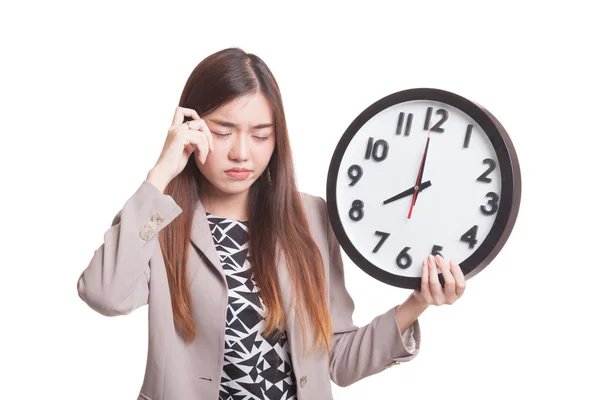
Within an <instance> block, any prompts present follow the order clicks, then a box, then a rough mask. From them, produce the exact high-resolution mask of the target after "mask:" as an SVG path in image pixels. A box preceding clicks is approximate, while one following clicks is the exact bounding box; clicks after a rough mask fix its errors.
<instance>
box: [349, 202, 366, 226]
mask: <svg viewBox="0 0 600 400" xmlns="http://www.w3.org/2000/svg"><path fill="white" fill-rule="evenodd" d="M364 206H365V203H363V202H362V200H354V201H353V202H352V208H350V211H348V216H350V219H351V220H352V221H360V220H361V219H362V217H363V216H364V215H365V212H364V211H363V207H364Z"/></svg>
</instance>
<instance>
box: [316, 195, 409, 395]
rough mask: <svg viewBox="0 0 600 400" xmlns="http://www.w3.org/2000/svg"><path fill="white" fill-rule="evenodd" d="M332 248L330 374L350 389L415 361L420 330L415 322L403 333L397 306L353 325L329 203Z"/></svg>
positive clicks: (330, 258)
mask: <svg viewBox="0 0 600 400" xmlns="http://www.w3.org/2000/svg"><path fill="white" fill-rule="evenodd" d="M321 200H322V202H323V207H324V209H325V210H324V212H325V217H326V219H327V241H328V246H329V283H330V287H329V296H330V312H331V318H332V324H333V333H334V340H333V346H332V348H331V363H330V365H329V372H330V376H331V380H332V381H333V382H335V384H337V385H338V386H349V385H351V384H353V383H355V382H357V381H359V380H361V379H363V378H365V377H367V376H370V375H373V374H376V373H378V372H381V371H382V370H384V369H385V368H388V367H391V366H394V365H397V364H400V363H402V362H406V361H409V360H412V359H413V358H414V357H415V356H416V355H417V354H418V352H419V350H420V347H421V330H420V327H419V321H418V320H416V321H415V322H414V323H413V324H412V325H411V326H410V327H409V328H408V329H407V330H406V331H405V332H404V333H402V332H400V329H399V327H398V322H397V320H396V307H397V305H396V306H394V307H392V308H390V309H389V310H387V311H386V312H384V313H383V314H380V315H378V316H377V317H375V318H374V319H373V320H372V321H371V322H370V323H368V324H367V325H365V326H362V327H358V326H356V325H355V324H354V322H353V319H352V314H353V313H354V301H353V299H352V297H350V294H349V293H348V290H347V289H346V286H345V279H344V266H343V262H342V253H341V249H340V244H339V243H338V241H337V239H336V236H335V234H334V232H333V229H332V227H331V223H330V221H329V214H328V211H327V203H326V201H325V200H324V199H323V198H322V197H321Z"/></svg>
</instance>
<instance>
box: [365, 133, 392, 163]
mask: <svg viewBox="0 0 600 400" xmlns="http://www.w3.org/2000/svg"><path fill="white" fill-rule="evenodd" d="M374 140H375V138H373V137H370V138H369V142H368V143H367V152H366V153H365V160H370V159H371V157H373V160H375V161H383V160H385V159H386V158H387V155H388V150H389V145H388V142H386V141H385V140H383V139H379V140H377V141H375V143H373V141H374Z"/></svg>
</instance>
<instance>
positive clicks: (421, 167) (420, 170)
mask: <svg viewBox="0 0 600 400" xmlns="http://www.w3.org/2000/svg"><path fill="white" fill-rule="evenodd" d="M430 133H431V125H430V126H429V129H428V130H427V141H425V150H423V156H422V157H421V165H420V166H419V172H418V173H417V181H416V182H415V192H414V193H413V196H412V201H411V204H410V210H408V219H410V216H411V215H412V210H413V207H414V206H415V200H416V199H417V191H418V190H419V188H418V187H417V185H418V184H419V180H420V179H421V173H422V172H423V161H425V151H426V150H427V142H429V134H430Z"/></svg>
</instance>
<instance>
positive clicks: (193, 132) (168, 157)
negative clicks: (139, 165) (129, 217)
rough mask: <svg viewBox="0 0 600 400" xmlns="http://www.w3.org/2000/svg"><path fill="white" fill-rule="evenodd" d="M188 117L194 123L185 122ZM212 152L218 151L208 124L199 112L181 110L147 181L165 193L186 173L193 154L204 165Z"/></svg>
mask: <svg viewBox="0 0 600 400" xmlns="http://www.w3.org/2000/svg"><path fill="white" fill-rule="evenodd" d="M184 117H190V118H192V120H191V121H188V122H183V119H184ZM196 150H197V151H196ZM211 150H214V147H213V137H212V133H211V132H210V129H208V126H207V125H206V122H204V120H203V119H202V118H200V116H199V115H198V113H197V112H196V110H193V109H191V108H185V107H177V109H176V110H175V115H174V116H173V123H172V125H171V127H170V128H169V132H168V134H167V139H166V141H165V144H164V146H163V149H162V151H161V153H160V156H159V157H158V161H157V162H156V165H155V166H154V168H152V170H151V171H150V173H148V179H147V180H149V181H151V182H152V183H153V184H154V185H155V186H157V187H159V189H161V190H163V191H164V188H165V187H166V186H167V184H168V183H169V182H170V181H171V180H172V179H173V178H175V177H176V176H177V175H179V173H180V172H181V171H183V168H185V165H186V164H187V162H188V159H189V158H190V155H191V154H192V153H195V155H194V156H195V157H196V160H197V161H198V162H200V163H202V164H204V162H205V161H206V157H207V156H208V154H209V153H210V151H211Z"/></svg>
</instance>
